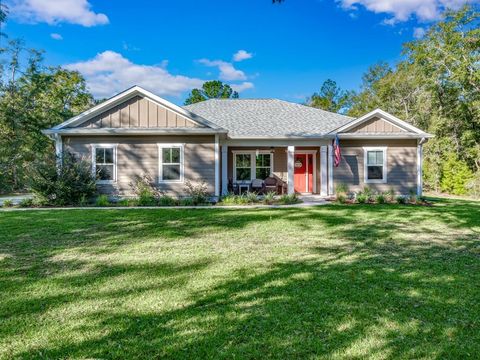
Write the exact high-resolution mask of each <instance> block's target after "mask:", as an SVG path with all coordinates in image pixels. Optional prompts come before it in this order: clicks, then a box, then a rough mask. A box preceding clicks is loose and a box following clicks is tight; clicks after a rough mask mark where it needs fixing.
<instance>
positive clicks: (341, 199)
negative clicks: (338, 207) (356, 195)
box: [337, 194, 347, 204]
mask: <svg viewBox="0 0 480 360" xmlns="http://www.w3.org/2000/svg"><path fill="white" fill-rule="evenodd" d="M337 202H338V203H340V204H345V203H346V202H347V197H346V196H345V195H343V194H337Z"/></svg>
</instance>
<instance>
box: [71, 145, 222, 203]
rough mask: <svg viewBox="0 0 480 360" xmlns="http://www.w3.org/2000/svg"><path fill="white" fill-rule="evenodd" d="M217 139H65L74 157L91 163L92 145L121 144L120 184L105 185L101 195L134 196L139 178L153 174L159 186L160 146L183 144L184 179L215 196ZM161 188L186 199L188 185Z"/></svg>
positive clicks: (170, 184) (161, 186) (118, 161)
mask: <svg viewBox="0 0 480 360" xmlns="http://www.w3.org/2000/svg"><path fill="white" fill-rule="evenodd" d="M214 142H215V138H214V137H213V136H188V137H187V136H183V137H180V136H145V137H143V136H142V137H140V136H138V137H135V136H115V137H108V136H98V137H79V136H78V137H73V136H72V137H65V138H64V145H65V148H66V149H70V150H71V151H72V152H73V153H75V154H77V155H79V156H84V157H86V158H87V159H89V160H90V158H91V152H92V149H91V145H92V144H118V147H117V183H116V184H115V186H113V185H101V186H99V189H100V191H101V192H105V193H113V192H119V193H120V194H130V193H131V188H130V186H129V183H130V182H131V181H132V180H134V179H135V178H136V177H137V176H142V175H143V174H149V175H150V176H151V177H152V178H153V179H154V180H155V181H156V182H158V173H159V171H158V170H159V168H158V167H159V151H158V146H157V144H158V143H179V144H185V147H184V178H185V181H187V180H189V181H191V182H192V183H198V182H201V181H202V180H204V181H205V182H206V183H207V184H208V191H209V192H210V193H212V194H213V193H214V185H215V153H214ZM158 187H159V188H160V189H161V190H163V191H165V192H167V193H169V194H171V195H176V196H181V195H185V191H184V190H185V184H184V183H165V184H159V185H158Z"/></svg>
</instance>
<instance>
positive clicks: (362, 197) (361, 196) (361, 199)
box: [356, 192, 368, 204]
mask: <svg viewBox="0 0 480 360" xmlns="http://www.w3.org/2000/svg"><path fill="white" fill-rule="evenodd" d="M356 200H357V202H358V203H359V204H365V203H367V202H368V196H367V195H366V194H364V193H363V192H359V193H358V194H357V197H356Z"/></svg>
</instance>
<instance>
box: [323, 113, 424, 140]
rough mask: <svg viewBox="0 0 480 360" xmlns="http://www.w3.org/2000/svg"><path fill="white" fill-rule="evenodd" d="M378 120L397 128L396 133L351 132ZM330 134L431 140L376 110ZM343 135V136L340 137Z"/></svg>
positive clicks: (418, 131)
mask: <svg viewBox="0 0 480 360" xmlns="http://www.w3.org/2000/svg"><path fill="white" fill-rule="evenodd" d="M375 118H379V119H382V120H384V121H387V122H389V123H390V124H392V125H393V126H395V127H396V128H398V132H391V133H366V132H364V133H362V134H361V135H360V134H354V133H353V132H352V131H354V130H355V129H356V128H358V127H359V126H360V125H362V124H364V123H366V122H368V121H370V120H372V119H375ZM331 133H332V134H339V136H340V137H348V135H350V137H360V136H371V137H374V136H382V137H393V136H405V137H408V136H410V137H424V138H431V137H433V135H431V134H428V133H426V132H424V131H423V130H420V129H419V128H417V127H415V126H413V125H411V124H409V123H407V122H406V121H403V120H400V119H399V118H397V117H396V116H393V115H392V114H389V113H387V112H386V111H383V110H382V109H376V110H373V111H371V112H369V113H368V114H366V115H364V116H362V117H359V118H358V119H354V120H353V121H351V122H349V123H347V124H345V125H343V126H341V127H339V128H338V129H335V130H333V131H332V132H331ZM342 135H343V136H342Z"/></svg>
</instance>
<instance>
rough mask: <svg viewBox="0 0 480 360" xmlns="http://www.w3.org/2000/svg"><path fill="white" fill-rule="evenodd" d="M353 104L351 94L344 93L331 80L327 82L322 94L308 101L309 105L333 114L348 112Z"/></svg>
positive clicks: (321, 90) (317, 94)
mask: <svg viewBox="0 0 480 360" xmlns="http://www.w3.org/2000/svg"><path fill="white" fill-rule="evenodd" d="M350 102H351V93H350V92H347V91H343V90H342V89H340V88H339V87H338V86H337V83H336V82H335V81H333V80H331V79H328V80H326V81H325V82H324V83H323V85H322V87H321V88H320V92H318V93H314V94H313V95H312V96H311V97H310V98H308V99H307V105H309V106H312V107H315V108H319V109H323V110H326V111H331V112H344V111H346V110H347V109H348V108H349V106H350Z"/></svg>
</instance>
